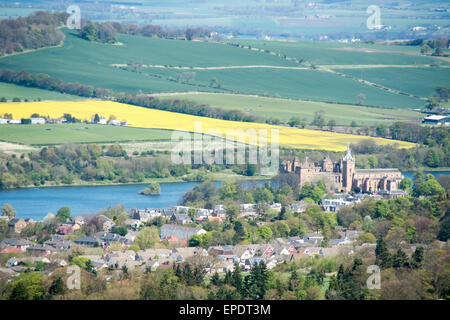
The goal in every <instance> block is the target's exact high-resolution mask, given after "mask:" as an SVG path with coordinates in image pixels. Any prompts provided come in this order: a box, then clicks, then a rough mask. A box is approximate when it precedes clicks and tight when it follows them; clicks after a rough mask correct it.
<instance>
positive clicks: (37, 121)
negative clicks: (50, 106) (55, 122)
mask: <svg viewBox="0 0 450 320" xmlns="http://www.w3.org/2000/svg"><path fill="white" fill-rule="evenodd" d="M31 124H45V119H44V118H31Z"/></svg>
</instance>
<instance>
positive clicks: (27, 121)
mask: <svg viewBox="0 0 450 320" xmlns="http://www.w3.org/2000/svg"><path fill="white" fill-rule="evenodd" d="M66 122H67V120H66V119H63V118H56V119H45V118H29V119H20V120H14V119H5V118H0V124H62V123H66ZM90 123H92V124H102V125H111V126H128V125H129V124H128V122H126V121H119V120H115V119H111V120H106V118H105V117H99V119H98V121H95V118H94V117H92V119H91V121H90Z"/></svg>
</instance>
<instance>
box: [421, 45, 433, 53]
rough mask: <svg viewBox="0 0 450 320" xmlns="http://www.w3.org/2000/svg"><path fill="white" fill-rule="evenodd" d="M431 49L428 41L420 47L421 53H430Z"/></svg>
mask: <svg viewBox="0 0 450 320" xmlns="http://www.w3.org/2000/svg"><path fill="white" fill-rule="evenodd" d="M430 51H431V48H430V46H429V45H427V44H426V43H424V44H423V46H422V47H421V48H420V53H421V54H425V55H426V54H428V53H429V52H430Z"/></svg>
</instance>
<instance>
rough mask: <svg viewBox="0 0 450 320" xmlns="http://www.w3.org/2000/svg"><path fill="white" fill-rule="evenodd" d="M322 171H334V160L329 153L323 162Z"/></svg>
mask: <svg viewBox="0 0 450 320" xmlns="http://www.w3.org/2000/svg"><path fill="white" fill-rule="evenodd" d="M322 171H323V172H332V171H333V162H332V161H331V159H330V157H329V156H328V155H327V156H326V157H325V159H324V160H323V162H322Z"/></svg>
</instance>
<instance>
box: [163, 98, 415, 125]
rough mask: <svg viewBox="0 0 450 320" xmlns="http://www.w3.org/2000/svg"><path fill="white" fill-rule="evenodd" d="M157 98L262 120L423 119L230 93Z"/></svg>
mask: <svg viewBox="0 0 450 320" xmlns="http://www.w3.org/2000/svg"><path fill="white" fill-rule="evenodd" d="M158 97H160V98H171V99H186V100H194V101H198V102H199V103H204V104H209V105H211V106H214V107H220V108H224V109H235V110H236V109H237V110H242V111H246V112H249V113H253V114H257V115H261V116H264V117H267V118H268V117H279V118H280V119H282V120H285V121H287V120H289V119H290V118H291V117H293V116H297V117H300V118H306V119H307V121H308V122H311V121H312V120H313V119H314V113H315V112H316V111H323V112H324V116H325V119H326V120H331V119H334V120H335V121H336V123H337V124H338V125H349V124H350V123H351V122H352V121H356V122H357V124H358V125H374V124H376V123H381V122H384V123H389V122H392V121H397V120H400V121H418V119H421V118H423V115H422V114H421V113H419V112H415V111H410V110H402V111H399V110H396V109H384V108H367V107H361V106H354V105H341V104H331V103H324V102H310V101H295V100H288V99H278V98H266V97H256V96H245V95H230V94H215V93H202V94H176V95H174V94H171V95H158Z"/></svg>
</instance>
